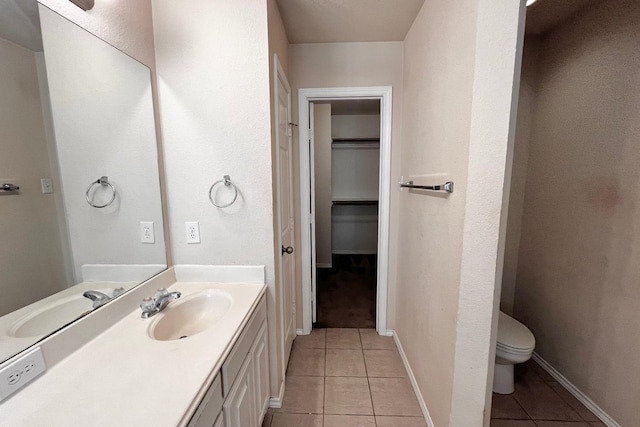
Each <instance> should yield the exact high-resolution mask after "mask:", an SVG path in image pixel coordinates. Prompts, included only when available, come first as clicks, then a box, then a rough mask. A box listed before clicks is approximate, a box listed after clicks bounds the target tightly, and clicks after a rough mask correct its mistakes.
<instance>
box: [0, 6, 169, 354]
mask: <svg viewBox="0 0 640 427" xmlns="http://www.w3.org/2000/svg"><path fill="white" fill-rule="evenodd" d="M0 135H2V136H1V139H0V152H1V153H2V154H1V155H0V186H2V185H3V184H5V183H6V184H14V185H16V186H18V187H19V190H18V191H0V362H2V361H4V360H6V359H8V358H10V357H11V356H13V355H14V354H16V353H18V352H20V351H22V350H24V349H25V348H27V347H29V346H31V345H33V344H34V343H36V342H38V341H39V340H40V339H41V338H43V337H45V336H47V335H49V334H51V333H52V332H54V331H56V330H57V329H59V328H61V327H63V326H65V325H66V324H68V323H70V322H72V321H74V320H75V319H77V318H78V317H80V316H82V315H84V314H86V313H88V312H90V311H92V310H94V309H96V308H98V307H100V306H101V305H104V304H105V303H107V302H108V301H110V300H111V299H112V298H115V297H116V296H118V295H119V294H121V293H122V292H125V291H126V290H128V289H130V288H132V287H133V286H135V285H137V284H138V283H140V282H142V281H144V280H146V279H147V278H149V277H151V276H153V275H155V274H156V273H158V272H160V271H162V270H164V269H165V268H166V251H165V244H164V232H163V220H162V204H161V196H160V184H159V172H158V156H157V145H156V135H155V122H154V116H153V100H152V93H151V75H150V70H149V69H148V68H147V67H146V66H144V65H142V64H141V63H139V62H138V61H136V60H134V59H133V58H131V57H129V56H127V55H126V54H124V53H122V52H121V51H119V50H117V49H116V48H114V47H113V46H111V45H109V44H107V43H106V42H104V41H102V40H100V39H99V38H97V37H95V36H94V35H92V34H90V33H88V32H87V31H85V30H84V29H82V28H80V27H78V26H76V25H75V24H73V23H72V22H70V21H68V20H67V19H65V18H63V17H62V16H60V15H58V14H56V13H55V12H53V11H51V10H49V9H47V8H46V7H44V6H42V5H38V4H37V2H36V0H0ZM102 176H107V177H108V179H109V183H110V184H111V185H112V186H113V187H111V186H109V185H106V184H101V183H97V182H96V181H97V180H98V179H99V178H100V177H102ZM92 183H94V185H92V187H91V190H90V192H89V193H88V195H87V194H86V191H87V188H88V187H89V186H90V185H91V184H92ZM113 189H115V190H116V196H115V199H114V200H113V203H111V204H110V205H108V206H106V207H104V208H95V207H92V206H91V205H90V204H89V203H88V201H89V202H92V203H93V204H94V205H97V206H101V205H104V204H106V203H107V202H109V201H110V200H111V198H112V195H113V193H112V191H113ZM87 199H88V200H87ZM141 223H145V227H146V228H145V229H143V225H142V224H141ZM149 223H152V224H153V225H152V226H149ZM143 230H144V231H143ZM144 234H147V236H146V237H145V236H144ZM143 240H146V241H147V242H143ZM150 241H153V242H152V243H151V242H150ZM87 291H95V292H89V293H87Z"/></svg>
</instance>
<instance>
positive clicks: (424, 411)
mask: <svg viewBox="0 0 640 427" xmlns="http://www.w3.org/2000/svg"><path fill="white" fill-rule="evenodd" d="M387 333H390V334H391V335H392V336H393V340H394V341H395V342H396V346H397V347H398V351H399V352H400V357H401V358H402V363H404V367H405V369H406V370H407V375H409V381H410V382H411V386H412V387H413V391H414V392H415V393H416V397H417V398H418V404H420V409H422V414H423V415H424V419H425V421H426V422H427V426H428V427H434V425H433V420H432V419H431V415H429V409H428V408H427V404H426V403H425V401H424V398H423V397H422V393H421V392H420V388H419V387H418V382H417V381H416V377H415V376H414V375H413V371H412V370H411V366H410V365H409V361H408V360H407V355H406V354H405V353H404V349H403V348H402V344H401V343H400V338H399V337H398V333H397V332H395V331H392V330H389V331H387Z"/></svg>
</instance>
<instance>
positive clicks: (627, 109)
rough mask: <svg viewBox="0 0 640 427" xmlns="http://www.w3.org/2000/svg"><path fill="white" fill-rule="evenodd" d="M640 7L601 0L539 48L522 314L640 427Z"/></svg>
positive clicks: (615, 411) (518, 304)
mask: <svg viewBox="0 0 640 427" xmlns="http://www.w3.org/2000/svg"><path fill="white" fill-rule="evenodd" d="M638 22H640V4H639V3H638V2H637V1H635V0H617V1H611V2H600V3H598V5H597V6H596V7H594V8H592V9H587V10H586V11H584V12H583V13H582V14H581V15H579V16H578V17H577V18H575V19H574V20H572V21H570V22H568V23H566V24H565V25H563V26H561V27H559V28H558V29H556V30H554V31H553V32H552V33H550V34H549V35H547V36H546V37H545V38H544V40H543V42H542V46H541V51H540V58H541V60H540V68H539V75H538V85H537V90H536V109H535V116H534V119H533V125H532V126H533V127H532V135H531V145H530V153H529V167H528V175H527V186H526V194H525V204H524V214H523V218H522V237H521V242H520V254H519V257H518V275H517V286H516V298H515V308H514V313H515V315H516V316H517V317H518V318H520V319H521V320H522V321H523V322H524V323H525V324H526V325H527V326H529V328H531V330H532V331H533V333H534V334H535V335H536V340H537V351H538V352H539V354H540V355H541V356H542V357H543V358H545V359H546V360H547V361H548V362H549V363H551V365H553V366H554V367H555V368H556V369H558V370H559V371H560V372H562V374H563V375H564V376H566V377H567V378H568V379H569V380H570V381H571V382H573V383H574V384H575V385H576V386H577V387H578V388H579V389H580V390H582V391H583V392H585V393H586V394H587V395H588V396H589V397H591V398H592V399H593V400H594V401H595V402H596V403H597V404H598V405H600V406H601V407H602V408H603V409H604V410H605V411H606V412H607V413H609V414H610V415H611V416H613V418H615V419H616V420H617V421H618V423H620V424H621V425H623V426H637V425H640V412H639V411H638V402H639V401H640V383H639V382H638V378H640V358H638V351H640V333H639V332H638V330H639V329H638V325H639V324H640V310H638V306H640V286H638V284H639V283H640V263H639V262H638V259H640V215H639V213H640V211H639V210H638V209H639V204H640V191H639V189H640V169H639V168H638V165H639V164H640V116H639V115H638V111H640V89H639V88H640V68H639V67H638V64H640V50H639V49H638V46H640V26H639V25H638Z"/></svg>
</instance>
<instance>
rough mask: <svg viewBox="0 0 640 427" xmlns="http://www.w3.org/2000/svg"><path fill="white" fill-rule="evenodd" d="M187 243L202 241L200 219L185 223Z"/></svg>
mask: <svg viewBox="0 0 640 427" xmlns="http://www.w3.org/2000/svg"><path fill="white" fill-rule="evenodd" d="M184 227H185V233H186V236H187V244H194V243H200V225H199V224H198V221H188V222H185V223H184Z"/></svg>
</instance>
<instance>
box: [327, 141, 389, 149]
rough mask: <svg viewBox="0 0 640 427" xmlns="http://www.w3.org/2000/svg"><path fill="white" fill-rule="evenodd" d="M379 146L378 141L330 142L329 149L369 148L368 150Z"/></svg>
mask: <svg viewBox="0 0 640 427" xmlns="http://www.w3.org/2000/svg"><path fill="white" fill-rule="evenodd" d="M379 148H380V143H379V142H359V143H358V142H354V143H353V144H332V145H331V149H332V150H345V149H349V150H354V149H355V150H364V149H370V150H377V149H379Z"/></svg>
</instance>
